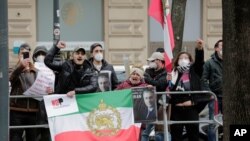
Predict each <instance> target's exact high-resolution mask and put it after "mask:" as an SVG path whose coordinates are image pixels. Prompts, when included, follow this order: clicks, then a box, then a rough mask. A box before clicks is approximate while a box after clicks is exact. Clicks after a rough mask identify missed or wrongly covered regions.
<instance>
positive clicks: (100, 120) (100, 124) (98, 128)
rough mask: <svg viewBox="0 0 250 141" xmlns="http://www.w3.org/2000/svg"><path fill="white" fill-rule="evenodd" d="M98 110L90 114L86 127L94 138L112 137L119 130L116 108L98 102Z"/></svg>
mask: <svg viewBox="0 0 250 141" xmlns="http://www.w3.org/2000/svg"><path fill="white" fill-rule="evenodd" d="M97 107H98V108H96V109H94V110H93V111H91V112H90V114H89V115H88V117H87V125H88V127H89V129H90V130H91V132H92V133H93V134H95V135H96V136H114V135H116V134H117V132H118V131H119V130H120V129H121V115H120V113H119V111H118V110H116V108H113V107H112V106H109V105H107V104H106V103H105V102H104V100H103V99H101V100H100V102H99V105H98V106H97Z"/></svg>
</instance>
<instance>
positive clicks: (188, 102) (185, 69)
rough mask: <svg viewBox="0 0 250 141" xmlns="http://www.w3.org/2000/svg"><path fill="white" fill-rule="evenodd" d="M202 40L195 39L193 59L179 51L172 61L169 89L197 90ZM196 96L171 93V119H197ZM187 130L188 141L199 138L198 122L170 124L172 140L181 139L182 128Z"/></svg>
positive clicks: (201, 65)
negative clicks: (195, 45)
mask: <svg viewBox="0 0 250 141" xmlns="http://www.w3.org/2000/svg"><path fill="white" fill-rule="evenodd" d="M202 43H203V41H202V40H198V41H197V47H196V49H195V61H193V59H192V56H191V55H190V54H189V53H188V52H181V53H179V54H178V55H177V58H176V60H175V61H174V68H173V71H172V73H171V77H170V78H171V82H172V85H171V88H170V90H171V91H199V90H201V86H200V78H201V74H202V69H203V64H204V51H203V45H202ZM198 101H199V99H198V97H197V96H196V95H190V94H177V95H171V101H170V102H171V104H172V109H171V117H170V119H171V120H173V121H197V120H199V112H198V110H197V109H196V105H197V104H198ZM184 126H185V129H186V131H187V135H188V139H189V141H198V140H199V124H173V125H171V126H170V129H171V135H172V140H173V141H182V134H183V128H184Z"/></svg>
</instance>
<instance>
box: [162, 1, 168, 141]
mask: <svg viewBox="0 0 250 141" xmlns="http://www.w3.org/2000/svg"><path fill="white" fill-rule="evenodd" d="M165 9H166V0H162V10H163V18H164V26H165V25H166V24H165V23H167V19H166V12H165ZM164 32H165V30H163V35H164V40H165V38H166V37H165V33H164ZM164 44H165V42H164ZM164 46H165V45H164ZM162 100H163V123H164V141H168V139H169V136H168V118H167V106H168V104H166V94H163V96H162Z"/></svg>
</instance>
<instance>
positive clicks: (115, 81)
mask: <svg viewBox="0 0 250 141" xmlns="http://www.w3.org/2000/svg"><path fill="white" fill-rule="evenodd" d="M93 60H94V59H93V57H91V58H89V61H90V63H91V64H92V66H94V64H93ZM94 70H95V71H96V72H98V73H100V71H99V70H97V69H96V68H95V67H94ZM101 71H110V72H111V84H112V90H114V89H115V88H116V86H117V85H118V79H117V76H116V73H115V70H114V67H113V65H111V64H109V63H108V62H107V61H106V60H104V59H103V60H102V67H101Z"/></svg>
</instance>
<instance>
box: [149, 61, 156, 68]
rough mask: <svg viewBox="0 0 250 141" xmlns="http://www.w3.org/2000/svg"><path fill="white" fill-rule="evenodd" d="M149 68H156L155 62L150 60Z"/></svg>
mask: <svg viewBox="0 0 250 141" xmlns="http://www.w3.org/2000/svg"><path fill="white" fill-rule="evenodd" d="M148 66H149V68H152V69H156V68H157V64H156V63H155V62H150V63H149V64H148Z"/></svg>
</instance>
